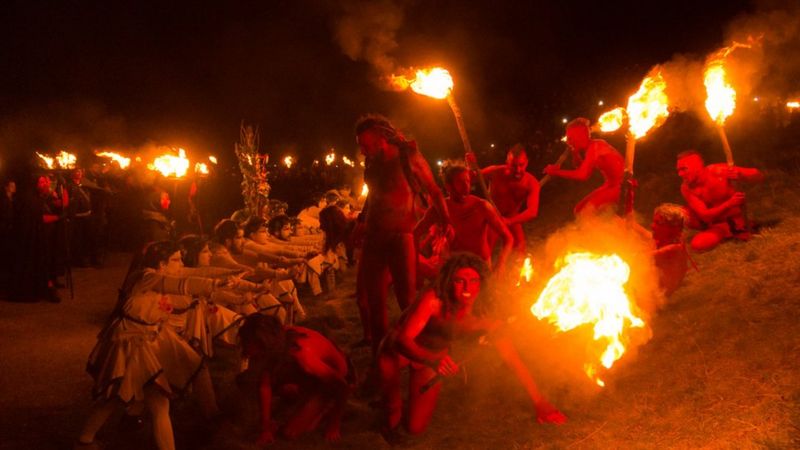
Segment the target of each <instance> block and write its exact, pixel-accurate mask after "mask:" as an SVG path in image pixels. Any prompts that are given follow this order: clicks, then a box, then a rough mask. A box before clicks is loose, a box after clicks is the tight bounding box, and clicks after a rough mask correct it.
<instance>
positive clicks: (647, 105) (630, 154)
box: [620, 66, 669, 215]
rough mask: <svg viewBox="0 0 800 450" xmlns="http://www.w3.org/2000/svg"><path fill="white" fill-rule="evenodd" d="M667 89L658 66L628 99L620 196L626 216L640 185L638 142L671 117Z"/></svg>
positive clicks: (631, 207) (621, 206)
mask: <svg viewBox="0 0 800 450" xmlns="http://www.w3.org/2000/svg"><path fill="white" fill-rule="evenodd" d="M666 88H667V83H666V81H664V76H663V75H662V74H661V68H660V67H658V66H657V67H655V68H654V69H653V70H652V71H651V72H650V74H649V75H648V76H646V77H645V78H644V80H642V83H641V85H639V90H637V91H636V92H635V93H634V94H633V95H631V96H630V97H628V107H627V108H626V112H627V114H628V134H627V138H626V141H625V175H624V178H623V181H622V192H621V194H620V211H624V214H626V215H630V214H632V213H633V197H634V189H635V186H636V180H635V179H634V176H633V167H634V165H633V162H634V157H635V156H636V141H637V140H638V139H641V138H642V137H644V136H645V135H646V134H647V133H648V132H649V131H650V130H651V129H653V128H656V127H658V126H660V125H661V124H662V123H664V121H665V120H667V117H669V109H668V108H669V98H667V94H666Z"/></svg>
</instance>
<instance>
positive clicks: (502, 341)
mask: <svg viewBox="0 0 800 450" xmlns="http://www.w3.org/2000/svg"><path fill="white" fill-rule="evenodd" d="M493 343H494V346H495V348H496V349H497V352H498V353H499V354H500V357H501V358H503V361H505V363H506V365H508V367H510V368H511V370H513V371H514V375H516V376H517V379H518V380H519V381H520V382H521V383H522V386H523V387H524V388H525V391H526V392H527V393H528V397H529V398H530V399H531V401H532V402H533V406H534V407H535V408H536V419H537V420H538V421H539V423H554V424H556V425H560V424H563V423H566V421H567V417H566V416H565V415H564V414H562V413H561V411H559V410H558V409H556V408H555V407H554V406H553V405H551V404H550V403H549V402H548V401H547V400H546V399H545V398H544V397H543V396H542V394H541V393H540V392H539V388H538V387H537V386H536V382H535V381H534V380H533V377H532V376H531V373H530V372H529V371H528V368H527V367H526V366H525V363H523V362H522V359H521V358H520V357H519V353H517V349H516V348H515V347H514V344H513V343H512V342H511V340H510V339H508V338H507V337H504V336H497V337H496V338H495V339H493Z"/></svg>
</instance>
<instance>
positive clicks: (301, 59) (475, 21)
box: [0, 0, 755, 160]
mask: <svg viewBox="0 0 800 450" xmlns="http://www.w3.org/2000/svg"><path fill="white" fill-rule="evenodd" d="M370 3H371V4H372V5H378V7H380V6H381V5H394V8H395V10H396V11H402V12H403V15H402V22H401V23H399V25H398V27H397V33H396V43H397V47H396V48H395V49H394V50H393V51H391V52H390V53H389V54H388V56H390V57H391V58H393V60H394V62H395V63H396V64H397V67H398V68H402V67H408V66H412V65H416V66H425V65H430V64H439V65H443V66H445V67H447V68H449V69H450V71H451V72H452V73H453V75H454V78H455V82H456V88H455V95H456V97H457V99H458V100H459V102H460V103H461V106H462V109H463V111H464V115H465V118H466V121H467V126H468V129H469V131H470V134H471V135H472V138H473V141H474V143H475V145H476V146H484V145H488V143H489V142H498V143H500V144H507V143H511V142H514V141H516V140H520V139H525V138H526V136H529V135H531V134H533V133H535V132H536V131H541V132H542V133H544V134H546V135H550V134H553V135H554V134H555V133H557V132H558V130H559V129H560V127H561V126H562V125H561V123H560V120H561V117H564V116H568V117H575V116H576V115H579V114H580V115H588V116H590V117H595V116H596V115H597V114H598V113H599V112H600V108H599V107H598V106H597V101H598V100H600V99H603V100H604V101H605V104H606V109H607V107H608V106H610V105H612V104H615V103H616V104H621V103H622V102H623V99H625V98H626V97H627V96H628V95H630V93H631V92H632V91H633V90H635V88H636V86H637V85H638V83H639V80H641V78H642V76H643V75H644V74H645V73H646V72H647V71H648V69H649V68H650V67H651V66H653V65H654V64H656V63H659V62H663V61H666V60H668V59H670V58H671V57H672V56H673V55H675V54H678V53H688V54H695V55H704V54H706V53H708V52H710V51H713V50H714V49H716V48H718V47H720V46H721V45H723V44H725V42H724V38H725V31H726V24H728V23H729V22H730V21H732V20H733V19H735V18H736V17H737V16H741V15H742V14H747V13H750V12H752V10H753V9H754V8H755V6H754V5H752V4H751V2H749V1H744V0H729V1H724V2H716V3H718V5H716V6H713V7H712V6H709V4H710V3H711V2H699V1H697V0H692V1H685V0H676V1H651V2H646V1H613V2H602V1H592V2H585V3H584V2H569V1H560V2H543V1H540V2H507V4H506V5H504V4H503V2H489V1H486V2H464V1H454V0H449V1H448V0H435V1H422V0H417V1H411V2H387V1H383V2H370ZM347 4H348V5H350V6H351V7H350V9H347V8H344V7H343V4H342V3H341V2H327V1H303V0H300V1H252V2H233V1H230V2H229V1H225V2H223V1H211V2H196V1H193V2H188V1H159V2H149V1H135V2H115V1H110V2H109V1H105V2H81V1H62V2H36V1H18V2H4V6H2V9H3V10H4V12H3V14H2V16H3V17H4V19H2V26H0V42H2V48H3V53H4V57H3V60H4V63H3V69H2V70H0V86H2V89H1V90H0V114H2V119H1V120H0V127H2V128H0V145H2V151H3V152H5V153H7V154H13V153H20V152H23V151H25V152H28V151H30V150H32V149H34V148H42V149H49V148H55V146H68V147H72V148H76V149H91V148H93V147H96V146H104V145H111V146H120V147H121V148H136V147H138V146H141V145H144V144H145V143H147V142H156V143H160V144H166V145H175V146H185V147H186V148H188V149H190V150H196V151H199V152H204V153H209V152H210V153H217V154H221V155H224V154H225V153H226V152H227V153H230V155H229V156H227V157H228V158H229V159H230V160H232V159H233V156H232V151H231V150H232V144H233V142H234V141H235V140H236V139H237V137H238V127H239V123H240V121H241V120H242V119H244V120H246V121H248V122H251V123H255V124H258V125H260V127H261V133H262V148H263V149H264V150H265V151H268V152H277V153H279V154H283V153H286V152H288V151H292V152H294V153H295V154H297V155H299V156H300V157H301V159H302V158H304V157H305V158H307V159H311V158H313V157H317V156H318V155H321V154H322V153H323V152H324V150H325V149H326V148H328V147H330V146H334V147H336V148H337V149H341V150H342V151H344V152H345V153H350V154H351V155H352V154H354V153H355V145H354V140H353V137H352V126H353V123H354V121H355V119H356V118H357V117H358V116H359V115H360V114H362V113H366V112H381V113H384V114H387V115H388V116H390V117H391V118H392V119H393V120H395V121H396V122H397V123H398V124H399V125H400V126H401V127H402V128H404V129H406V130H408V131H409V132H410V133H411V134H412V135H413V136H415V137H416V138H417V139H418V140H419V141H420V143H421V146H422V147H423V149H428V151H429V152H431V153H430V154H434V155H436V156H440V155H441V156H449V155H452V154H455V153H457V152H458V150H459V145H460V143H459V141H458V134H457V132H456V130H455V125H454V123H453V120H452V117H451V116H450V111H449V110H448V108H447V106H446V104H445V103H444V102H438V101H434V100H431V99H427V98H423V97H419V96H416V95H412V94H409V93H395V92H389V91H385V90H382V89H381V88H380V87H379V83H377V81H376V80H377V78H378V76H377V75H378V73H377V72H376V70H375V69H374V68H373V67H372V66H371V65H370V64H369V63H367V62H365V61H354V60H352V59H350V58H349V57H348V56H347V55H345V54H344V53H343V51H342V49H341V48H340V46H339V44H338V43H337V42H336V40H335V38H334V36H335V31H336V29H337V24H338V23H340V21H341V19H342V18H343V17H346V15H347V13H346V12H345V11H347V10H349V11H352V10H353V9H352V5H353V4H354V3H353V2H348V3H347ZM356 9H357V8H356Z"/></svg>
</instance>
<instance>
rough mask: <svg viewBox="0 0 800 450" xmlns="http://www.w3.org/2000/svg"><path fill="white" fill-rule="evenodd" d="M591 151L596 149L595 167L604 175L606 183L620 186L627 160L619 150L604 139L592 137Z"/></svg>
mask: <svg viewBox="0 0 800 450" xmlns="http://www.w3.org/2000/svg"><path fill="white" fill-rule="evenodd" d="M589 151H594V152H595V154H596V155H597V156H596V159H595V167H596V168H597V170H599V171H600V173H601V174H602V175H603V179H604V183H603V184H604V185H606V186H619V185H620V183H622V173H623V171H624V170H625V160H624V159H623V158H622V155H620V154H619V152H618V151H617V150H615V149H614V147H612V146H611V145H609V144H608V143H607V142H606V141H604V140H602V139H592V143H591V144H590V145H589V149H588V150H587V152H589Z"/></svg>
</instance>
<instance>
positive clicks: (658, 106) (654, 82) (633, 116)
mask: <svg viewBox="0 0 800 450" xmlns="http://www.w3.org/2000/svg"><path fill="white" fill-rule="evenodd" d="M666 89H667V83H666V81H664V76H663V75H662V74H661V69H657V70H656V72H655V73H654V74H652V75H649V76H647V77H645V78H644V80H642V84H641V85H639V90H638V91H636V92H635V93H634V94H633V95H631V96H630V97H628V107H627V108H626V110H627V112H628V126H629V131H630V133H631V135H632V136H633V137H634V138H635V139H639V138H642V137H644V135H646V134H647V132H649V131H650V130H651V129H652V128H654V127H657V126H659V125H661V124H662V123H664V121H665V120H667V117H668V116H669V109H668V107H669V99H668V98H667V94H666V92H665V91H666Z"/></svg>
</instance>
